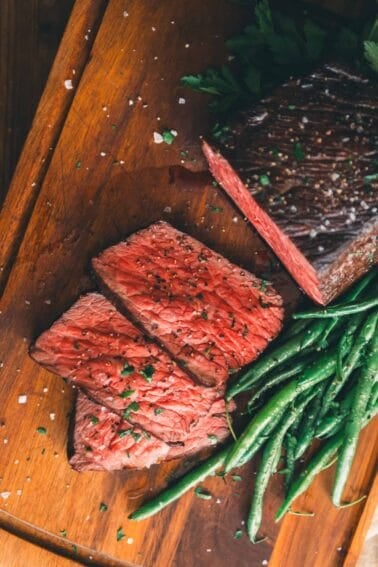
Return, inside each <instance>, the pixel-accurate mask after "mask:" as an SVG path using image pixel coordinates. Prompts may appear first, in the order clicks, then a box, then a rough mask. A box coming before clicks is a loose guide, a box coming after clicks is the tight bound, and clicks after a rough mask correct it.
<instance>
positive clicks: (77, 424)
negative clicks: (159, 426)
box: [70, 392, 170, 471]
mask: <svg viewBox="0 0 378 567" xmlns="http://www.w3.org/2000/svg"><path fill="white" fill-rule="evenodd" d="M169 449H170V447H169V445H167V443H164V441H161V440H160V439H157V438H156V437H154V436H153V435H149V434H148V433H146V432H145V431H144V430H143V429H141V428H139V427H138V426H134V427H133V426H132V425H130V423H129V422H127V421H126V420H124V419H122V417H120V416H119V415H118V414H116V413H114V412H113V411H110V410H109V409H107V408H105V407H104V406H101V405H99V404H96V403H95V402H94V401H92V400H91V399H89V398H88V397H87V396H86V395H85V394H84V393H83V392H79V394H78V396H77V400H76V408H75V415H74V429H73V455H72V456H71V458H70V464H71V465H72V467H73V468H74V469H76V470H78V471H87V470H92V471H95V470H106V471H111V470H120V469H124V468H138V469H139V468H143V467H150V466H151V465H152V464H154V463H157V462H159V461H162V460H164V459H166V458H167V456H168V453H169Z"/></svg>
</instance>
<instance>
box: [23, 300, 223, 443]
mask: <svg viewBox="0 0 378 567" xmlns="http://www.w3.org/2000/svg"><path fill="white" fill-rule="evenodd" d="M31 354H32V356H33V358H34V359H35V360H36V361H37V362H39V363H40V364H42V365H43V366H45V367H46V368H48V369H49V370H51V371H52V372H55V373H56V374H59V375H60V376H63V377H64V378H67V379H68V380H69V381H70V382H72V383H74V384H77V385H78V386H80V387H81V388H83V389H85V390H86V392H87V393H88V394H89V395H90V396H91V397H92V398H93V399H94V400H96V401H97V402H99V403H100V404H103V405H105V406H107V407H108V408H109V409H111V410H113V411H115V412H116V413H118V414H119V415H123V416H124V417H125V418H126V419H127V420H128V421H129V422H132V423H134V424H138V425H140V426H141V427H143V428H144V429H145V430H146V431H148V432H150V433H152V434H154V435H155V436H156V437H159V438H160V439H162V440H163V441H167V442H180V441H184V440H185V439H186V437H187V436H188V435H189V433H190V431H191V429H192V428H193V427H194V426H195V425H196V423H197V421H198V419H199V418H200V417H201V416H202V415H206V414H207V413H208V411H209V410H210V407H211V405H212V404H213V402H214V401H215V400H216V399H218V397H219V395H218V393H217V391H216V390H215V389H214V388H207V387H204V386H201V385H199V384H195V383H194V382H193V380H192V379H191V378H190V377H189V376H188V375H187V374H186V373H185V372H184V371H183V370H182V369H181V368H180V367H179V366H178V365H177V364H176V363H175V362H174V361H173V360H172V359H171V358H170V356H169V355H168V354H167V353H166V352H164V351H162V349H161V348H160V347H159V346H158V345H157V344H156V343H155V342H153V341H151V340H150V339H147V338H146V337H145V336H144V335H143V334H142V332H141V331H140V330H139V329H137V328H136V327H135V325H133V324H132V323H131V322H130V321H129V320H128V319H126V318H125V317H124V316H123V315H122V314H121V313H119V312H118V311H117V310H116V308H115V307H114V306H113V305H112V304H111V303H110V302H109V301H108V300H107V299H105V298H104V297H103V296H102V295H100V294H98V293H91V294H88V295H85V296H83V297H81V298H80V299H79V300H78V301H77V302H76V303H75V304H74V305H73V306H72V307H71V308H70V309H69V310H68V311H67V312H66V313H64V314H63V315H62V317H61V318H60V319H58V321H56V322H55V323H54V324H53V325H52V327H51V328H50V329H48V330H47V331H45V332H44V333H43V334H42V335H41V336H40V337H39V338H38V339H37V341H36V343H35V345H34V347H33V348H32V352H31ZM221 403H223V405H224V401H223V400H221ZM223 410H224V408H223Z"/></svg>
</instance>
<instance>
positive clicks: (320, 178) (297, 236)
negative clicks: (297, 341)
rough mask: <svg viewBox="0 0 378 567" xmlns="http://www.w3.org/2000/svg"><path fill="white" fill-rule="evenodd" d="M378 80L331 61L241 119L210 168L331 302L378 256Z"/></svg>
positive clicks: (282, 255) (318, 294)
mask: <svg viewBox="0 0 378 567" xmlns="http://www.w3.org/2000/svg"><path fill="white" fill-rule="evenodd" d="M377 94H378V92H377V86H376V84H374V83H373V82H372V81H371V80H369V79H368V78H365V77H362V76H360V75H358V74H355V73H354V72H352V71H350V70H348V69H346V68H342V67H338V66H335V65H325V66H323V67H322V68H321V69H319V70H318V71H316V72H314V73H312V74H310V75H309V76H307V77H305V78H303V79H293V80H290V81H288V82H287V83H285V84H284V85H282V86H281V87H279V88H277V89H276V90H275V91H274V92H273V94H272V95H271V96H269V97H268V98H266V99H264V100H262V101H261V102H260V103H259V104H257V105H256V106H255V107H254V108H253V109H251V110H249V111H246V112H244V113H243V114H242V116H241V117H240V118H239V119H238V120H237V121H236V123H235V125H234V127H233V128H232V131H231V133H230V136H229V137H228V139H227V141H226V142H225V143H224V145H223V146H222V148H221V152H222V154H221V153H219V152H218V151H215V150H214V149H213V148H211V147H210V146H209V145H208V144H206V143H204V145H203V150H204V153H205V156H206V158H207V160H208V163H209V166H210V170H211V172H212V174H213V175H214V177H215V179H216V180H217V181H218V182H219V183H220V185H221V186H222V187H223V189H224V190H225V191H226V192H227V194H228V195H229V196H230V198H231V199H232V200H233V201H234V202H235V204H236V205H237V206H238V207H239V209H240V210H241V211H242V212H243V214H244V215H245V216H246V217H247V218H248V219H249V221H250V222H251V223H252V224H253V226H254V227H255V228H256V230H257V231H258V232H259V233H260V235H261V236H262V237H263V238H264V239H265V240H266V242H267V243H268V244H269V245H270V246H271V248H272V249H273V250H274V252H275V253H276V255H277V256H278V258H279V259H280V260H281V261H282V263H283V264H284V265H285V266H286V268H287V269H288V271H289V272H290V273H291V275H292V276H293V278H294V279H295V280H296V281H297V283H298V284H299V286H300V287H301V288H302V289H303V290H304V291H305V292H306V293H307V294H308V295H309V296H310V297H311V298H312V299H313V300H314V301H316V302H318V303H320V304H327V303H329V302H330V301H331V300H332V299H334V298H335V297H336V296H337V295H339V294H340V293H341V292H342V291H343V290H344V289H346V288H347V287H348V286H349V285H350V284H352V283H353V281H355V280H357V279H358V278H359V277H361V276H362V275H363V274H364V273H365V272H366V271H367V270H368V269H369V267H370V266H371V265H372V264H374V263H376V262H377V260H378V254H377V238H378V215H377V210H378V196H377V193H378V179H377V158H378V148H377V133H378V96H377Z"/></svg>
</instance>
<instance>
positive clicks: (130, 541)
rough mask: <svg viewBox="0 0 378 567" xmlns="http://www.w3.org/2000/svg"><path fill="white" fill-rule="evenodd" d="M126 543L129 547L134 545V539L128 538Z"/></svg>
mask: <svg viewBox="0 0 378 567" xmlns="http://www.w3.org/2000/svg"><path fill="white" fill-rule="evenodd" d="M126 543H128V544H129V545H131V544H132V543H134V538H133V537H128V538H127V540H126Z"/></svg>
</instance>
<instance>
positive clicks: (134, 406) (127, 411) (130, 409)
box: [122, 402, 139, 419]
mask: <svg viewBox="0 0 378 567" xmlns="http://www.w3.org/2000/svg"><path fill="white" fill-rule="evenodd" d="M138 409H139V404H138V403H137V402H132V403H131V404H130V405H129V406H127V408H126V409H125V410H124V412H123V414H122V415H123V417H124V418H125V419H127V418H128V417H130V414H131V412H133V411H138Z"/></svg>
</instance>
